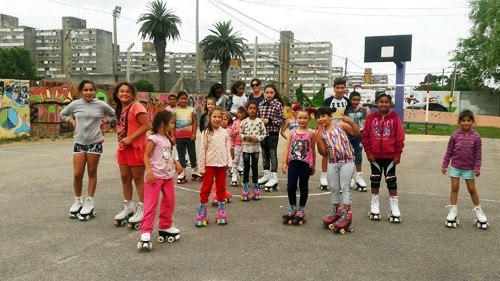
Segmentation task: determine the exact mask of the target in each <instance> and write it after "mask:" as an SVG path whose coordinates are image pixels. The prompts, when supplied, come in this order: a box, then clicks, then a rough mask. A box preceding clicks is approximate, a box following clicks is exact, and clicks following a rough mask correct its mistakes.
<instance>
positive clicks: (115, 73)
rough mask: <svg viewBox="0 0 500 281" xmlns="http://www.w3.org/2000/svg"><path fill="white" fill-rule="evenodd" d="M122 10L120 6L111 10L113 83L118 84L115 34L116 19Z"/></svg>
mask: <svg viewBox="0 0 500 281" xmlns="http://www.w3.org/2000/svg"><path fill="white" fill-rule="evenodd" d="M121 10H122V8H121V7H120V6H115V8H114V9H113V38H114V41H115V42H114V45H113V76H114V77H115V82H118V40H117V34H116V17H117V16H118V15H119V14H120V12H121Z"/></svg>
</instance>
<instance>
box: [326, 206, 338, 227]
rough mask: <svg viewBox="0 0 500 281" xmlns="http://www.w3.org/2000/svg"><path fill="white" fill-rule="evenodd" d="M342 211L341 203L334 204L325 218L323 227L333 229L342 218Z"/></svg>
mask: <svg viewBox="0 0 500 281" xmlns="http://www.w3.org/2000/svg"><path fill="white" fill-rule="evenodd" d="M341 211H342V208H340V204H334V205H333V210H332V212H331V213H330V214H328V215H327V216H326V217H324V218H323V227H325V228H328V229H332V230H333V228H334V226H333V224H334V223H335V222H336V221H338V220H339V219H340V212H341Z"/></svg>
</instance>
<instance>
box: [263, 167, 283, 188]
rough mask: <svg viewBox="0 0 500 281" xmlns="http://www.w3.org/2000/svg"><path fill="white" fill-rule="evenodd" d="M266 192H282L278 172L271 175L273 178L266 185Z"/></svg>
mask: <svg viewBox="0 0 500 281" xmlns="http://www.w3.org/2000/svg"><path fill="white" fill-rule="evenodd" d="M264 190H265V191H267V192H273V191H274V190H280V188H279V186H278V174H277V173H276V172H272V173H271V178H270V179H269V181H268V182H266V184H265V185H264Z"/></svg>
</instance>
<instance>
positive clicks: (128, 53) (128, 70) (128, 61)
mask: <svg viewBox="0 0 500 281" xmlns="http://www.w3.org/2000/svg"><path fill="white" fill-rule="evenodd" d="M134 45H135V43H134V42H132V44H130V46H128V48H127V82H129V83H130V49H132V47H134Z"/></svg>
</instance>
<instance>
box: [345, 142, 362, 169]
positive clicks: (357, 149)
mask: <svg viewBox="0 0 500 281" xmlns="http://www.w3.org/2000/svg"><path fill="white" fill-rule="evenodd" d="M347 137H348V138H349V142H350V143H351V145H352V148H353V149H354V164H355V165H361V162H362V161H363V145H362V144H361V136H347Z"/></svg>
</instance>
